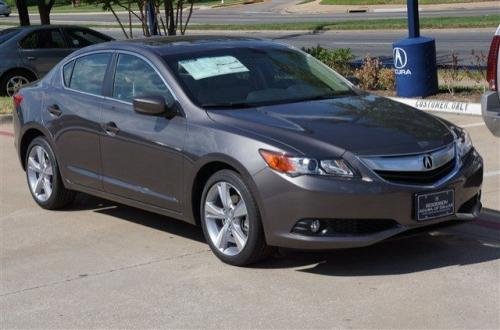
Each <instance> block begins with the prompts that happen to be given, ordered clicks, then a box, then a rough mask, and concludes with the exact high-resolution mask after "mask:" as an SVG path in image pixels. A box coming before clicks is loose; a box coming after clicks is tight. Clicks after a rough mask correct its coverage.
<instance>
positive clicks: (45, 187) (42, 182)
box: [26, 145, 54, 203]
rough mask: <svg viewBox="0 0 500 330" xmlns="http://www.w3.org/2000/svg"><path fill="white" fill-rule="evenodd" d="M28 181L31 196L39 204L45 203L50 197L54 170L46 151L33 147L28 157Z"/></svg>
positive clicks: (37, 146) (39, 147)
mask: <svg viewBox="0 0 500 330" xmlns="http://www.w3.org/2000/svg"><path fill="white" fill-rule="evenodd" d="M26 170H27V171H28V181H29V185H30V189H31V192H32V193H33V196H35V198H36V199H37V201H39V202H42V203H43V202H46V201H47V200H48V199H49V198H50V196H51V195H52V186H53V179H54V170H53V166H52V163H51V161H50V158H49V155H48V153H47V151H46V150H45V149H44V148H43V147H41V146H39V145H35V146H34V147H33V148H31V151H30V153H29V156H28V164H27V169H26Z"/></svg>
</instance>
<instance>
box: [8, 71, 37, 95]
mask: <svg viewBox="0 0 500 330" xmlns="http://www.w3.org/2000/svg"><path fill="white" fill-rule="evenodd" d="M35 79H36V78H35V77H34V76H33V75H32V74H29V73H28V72H24V71H12V72H9V73H7V74H5V75H4V76H3V77H2V78H1V79H0V94H2V95H7V96H13V95H14V94H15V93H16V92H17V91H18V90H19V88H21V87H22V86H23V85H25V84H27V83H30V82H32V81H33V80H35Z"/></svg>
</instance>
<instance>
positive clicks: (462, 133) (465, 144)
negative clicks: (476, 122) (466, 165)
mask: <svg viewBox="0 0 500 330" xmlns="http://www.w3.org/2000/svg"><path fill="white" fill-rule="evenodd" d="M455 133H456V138H455V141H456V144H457V151H458V156H459V157H460V158H463V157H464V156H465V155H467V153H468V152H469V151H470V150H471V149H472V140H471V138H470V135H469V133H468V132H467V131H466V130H464V129H461V130H458V129H457V130H455Z"/></svg>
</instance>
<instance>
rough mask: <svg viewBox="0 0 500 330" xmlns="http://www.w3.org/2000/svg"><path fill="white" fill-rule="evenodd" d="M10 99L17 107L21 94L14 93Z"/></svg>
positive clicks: (19, 103) (21, 97)
mask: <svg viewBox="0 0 500 330" xmlns="http://www.w3.org/2000/svg"><path fill="white" fill-rule="evenodd" d="M12 100H13V101H14V107H16V108H17V107H19V106H20V105H21V102H22V101H23V96H22V95H21V94H15V95H14V96H13V97H12Z"/></svg>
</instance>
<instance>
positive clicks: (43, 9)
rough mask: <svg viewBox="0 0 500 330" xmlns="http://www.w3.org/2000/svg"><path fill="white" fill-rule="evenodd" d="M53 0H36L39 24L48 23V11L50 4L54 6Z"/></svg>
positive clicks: (50, 7) (50, 8)
mask: <svg viewBox="0 0 500 330" xmlns="http://www.w3.org/2000/svg"><path fill="white" fill-rule="evenodd" d="M54 2H55V0H48V1H47V2H46V0H38V2H37V5H38V13H39V14H40V23H41V24H44V25H45V24H50V11H51V10H52V6H54Z"/></svg>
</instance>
